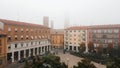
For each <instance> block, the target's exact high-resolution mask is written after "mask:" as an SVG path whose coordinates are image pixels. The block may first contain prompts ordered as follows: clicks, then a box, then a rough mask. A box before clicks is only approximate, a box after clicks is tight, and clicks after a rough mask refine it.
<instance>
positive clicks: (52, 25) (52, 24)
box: [51, 20, 54, 29]
mask: <svg viewBox="0 0 120 68" xmlns="http://www.w3.org/2000/svg"><path fill="white" fill-rule="evenodd" d="M53 28H54V22H53V20H51V29H53Z"/></svg>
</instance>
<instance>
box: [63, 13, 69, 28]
mask: <svg viewBox="0 0 120 68" xmlns="http://www.w3.org/2000/svg"><path fill="white" fill-rule="evenodd" d="M69 23H70V21H69V16H68V14H66V15H65V21H64V29H65V28H67V27H69Z"/></svg>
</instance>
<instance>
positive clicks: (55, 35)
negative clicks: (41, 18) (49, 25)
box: [51, 29, 64, 48]
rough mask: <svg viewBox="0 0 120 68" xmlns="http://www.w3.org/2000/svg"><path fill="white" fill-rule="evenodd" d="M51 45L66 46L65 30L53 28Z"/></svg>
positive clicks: (53, 46) (55, 46)
mask: <svg viewBox="0 0 120 68" xmlns="http://www.w3.org/2000/svg"><path fill="white" fill-rule="evenodd" d="M51 46H52V48H63V46H64V30H63V29H53V30H51Z"/></svg>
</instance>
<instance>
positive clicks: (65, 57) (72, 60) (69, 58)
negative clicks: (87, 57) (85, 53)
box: [57, 52, 106, 68]
mask: <svg viewBox="0 0 120 68" xmlns="http://www.w3.org/2000/svg"><path fill="white" fill-rule="evenodd" d="M57 56H59V57H60V58H61V62H65V63H66V64H67V65H68V68H73V66H74V65H77V62H79V61H81V60H82V59H83V58H80V57H77V56H74V55H71V54H69V53H66V54H63V53H62V52H59V53H58V54H57ZM92 63H93V64H94V65H95V66H96V67H97V68H106V66H105V65H102V64H98V63H95V62H92Z"/></svg>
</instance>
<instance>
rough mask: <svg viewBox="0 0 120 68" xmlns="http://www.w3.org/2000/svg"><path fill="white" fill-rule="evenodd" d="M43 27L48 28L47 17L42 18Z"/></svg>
mask: <svg viewBox="0 0 120 68" xmlns="http://www.w3.org/2000/svg"><path fill="white" fill-rule="evenodd" d="M43 25H44V26H46V27H49V17H47V16H44V17H43Z"/></svg>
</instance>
